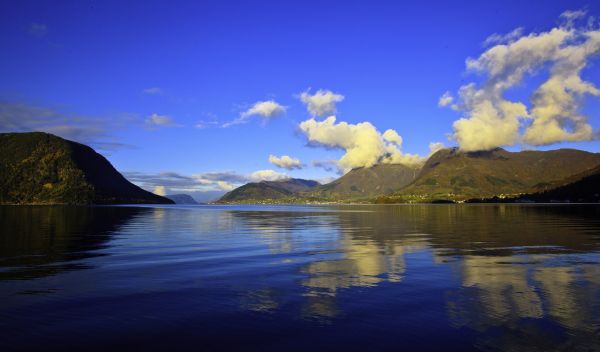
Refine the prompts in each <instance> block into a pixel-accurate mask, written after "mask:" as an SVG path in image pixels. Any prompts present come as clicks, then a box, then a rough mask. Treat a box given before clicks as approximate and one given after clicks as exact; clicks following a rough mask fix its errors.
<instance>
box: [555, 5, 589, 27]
mask: <svg viewBox="0 0 600 352" xmlns="http://www.w3.org/2000/svg"><path fill="white" fill-rule="evenodd" d="M586 15H587V11H586V10H583V9H582V10H567V11H565V12H563V13H561V14H560V20H561V21H562V25H563V26H564V27H572V26H573V24H574V23H575V21H577V20H579V19H581V18H584V17H585V16H586Z"/></svg>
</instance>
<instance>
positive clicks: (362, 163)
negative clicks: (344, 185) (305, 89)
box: [300, 116, 423, 172]
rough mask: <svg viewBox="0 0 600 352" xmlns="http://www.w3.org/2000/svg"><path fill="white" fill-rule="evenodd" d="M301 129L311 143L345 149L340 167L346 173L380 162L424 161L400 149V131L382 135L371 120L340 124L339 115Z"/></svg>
mask: <svg viewBox="0 0 600 352" xmlns="http://www.w3.org/2000/svg"><path fill="white" fill-rule="evenodd" d="M300 130H301V131H302V132H303V133H304V134H305V135H306V137H307V138H308V140H309V142H311V143H316V144H318V145H323V146H326V147H331V148H340V149H343V150H344V151H345V154H344V155H343V156H342V157H341V158H340V160H338V166H339V167H340V168H341V169H343V170H344V171H346V172H347V171H349V170H351V169H353V168H357V167H370V166H373V165H375V164H378V163H392V164H415V163H420V162H422V161H423V159H422V158H421V157H419V156H418V155H411V154H403V153H402V152H401V151H400V147H401V143H402V138H401V137H400V136H399V135H398V133H397V132H396V131H394V130H387V131H386V132H385V134H381V133H380V132H379V131H378V130H377V129H376V128H375V126H373V125H372V124H371V123H370V122H361V123H358V124H349V123H347V122H339V123H336V118H335V116H330V117H328V118H327V119H325V120H324V121H317V120H315V119H314V118H311V119H308V120H306V121H303V122H302V123H300Z"/></svg>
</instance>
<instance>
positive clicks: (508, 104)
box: [439, 11, 600, 151]
mask: <svg viewBox="0 0 600 352" xmlns="http://www.w3.org/2000/svg"><path fill="white" fill-rule="evenodd" d="M584 15H585V13H584V12H582V11H568V12H565V13H563V15H562V16H561V19H562V21H563V22H562V24H561V25H559V26H557V27H555V28H552V29H551V30H549V31H546V32H540V33H530V34H528V35H522V31H521V30H515V31H513V32H511V33H509V34H508V35H505V36H501V35H493V38H492V39H493V40H490V39H489V38H488V40H487V42H494V43H498V44H497V45H495V46H493V47H491V48H489V49H487V50H486V51H485V52H484V53H482V54H481V55H480V56H479V57H478V58H475V59H473V58H469V59H467V61H466V66H467V71H468V72H473V73H479V74H482V75H483V76H484V80H483V82H481V83H480V84H476V83H474V82H473V83H468V84H465V85H463V86H462V87H460V89H459V92H458V95H459V101H458V102H457V103H456V104H454V105H452V107H453V108H455V109H457V110H459V111H461V112H462V113H463V117H462V118H460V119H459V120H457V121H455V122H454V125H453V128H454V133H453V138H454V139H455V140H456V141H457V142H458V144H459V146H460V149H461V150H464V151H475V150H490V149H493V148H496V147H500V146H509V145H514V144H517V143H526V144H529V145H534V146H535V145H547V144H552V143H557V142H563V141H584V140H591V139H593V137H594V132H593V129H592V126H591V125H590V124H589V122H588V118H587V116H585V115H583V114H582V113H581V107H582V103H583V100H584V97H585V96H588V95H590V96H600V90H599V89H598V88H597V87H596V86H595V85H594V84H593V83H591V82H588V81H585V80H584V79H582V77H581V72H582V70H583V69H584V68H585V67H586V66H587V64H588V63H589V60H590V59H591V58H592V57H594V56H596V55H597V54H598V53H599V52H600V30H598V29H592V28H590V27H589V26H581V27H576V26H575V23H576V22H577V21H578V20H579V19H581V18H582V17H583V16H584ZM545 71H547V72H548V77H547V78H546V79H545V81H544V82H542V83H541V84H540V85H539V86H538V87H536V88H535V89H533V92H532V94H531V101H530V102H524V101H519V100H509V99H507V98H506V97H505V93H506V92H507V91H509V90H510V89H511V88H514V87H516V86H518V85H521V83H522V82H523V81H524V80H525V79H526V78H528V77H531V76H534V75H536V74H539V73H540V72H545ZM450 96H451V95H446V94H445V95H444V96H442V98H440V104H439V105H440V106H447V105H450V101H449V97H450Z"/></svg>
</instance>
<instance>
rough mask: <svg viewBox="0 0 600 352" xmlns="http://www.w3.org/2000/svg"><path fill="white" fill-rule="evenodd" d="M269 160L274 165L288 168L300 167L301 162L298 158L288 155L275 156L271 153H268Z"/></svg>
mask: <svg viewBox="0 0 600 352" xmlns="http://www.w3.org/2000/svg"><path fill="white" fill-rule="evenodd" d="M269 162H270V163H271V164H273V165H275V166H278V167H280V168H283V169H288V170H293V169H301V168H302V162H300V159H296V158H292V157H290V156H288V155H282V156H281V157H277V156H275V155H273V154H270V155H269Z"/></svg>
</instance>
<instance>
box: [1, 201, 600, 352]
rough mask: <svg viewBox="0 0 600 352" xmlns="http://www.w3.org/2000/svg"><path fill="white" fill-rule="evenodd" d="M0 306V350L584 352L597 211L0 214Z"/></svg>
mask: <svg viewBox="0 0 600 352" xmlns="http://www.w3.org/2000/svg"><path fill="white" fill-rule="evenodd" d="M24 293H26V294H24ZM27 293H28V294H27ZM0 298H2V299H3V303H0V329H4V330H7V331H8V330H10V331H12V333H13V334H12V337H11V338H9V339H8V340H7V341H5V342H0V348H1V347H2V344H3V343H4V344H6V346H5V347H9V348H12V347H31V345H30V343H32V341H35V339H34V340H32V339H30V338H29V336H28V332H30V331H31V329H30V328H31V327H32V325H33V326H35V327H37V328H38V329H39V331H38V333H37V334H36V337H37V339H38V340H39V341H43V342H45V343H47V344H48V346H51V347H55V346H59V345H60V343H61V342H62V341H63V340H64V339H67V336H68V339H69V340H70V341H71V343H74V344H75V346H80V345H79V344H81V345H82V346H86V347H88V348H89V347H90V346H89V345H87V343H88V342H89V341H95V342H96V341H97V342H98V344H97V345H94V346H97V348H101V347H106V346H113V345H114V344H115V343H125V342H127V343H131V344H136V345H139V343H145V344H146V346H148V348H151V347H156V348H159V347H161V346H162V347H164V346H163V345H161V343H166V342H165V341H167V340H168V339H169V338H171V339H177V340H178V341H180V342H181V343H185V344H188V343H198V342H202V343H203V344H205V345H206V346H209V347H210V346H212V347H213V348H214V349H221V348H225V347H227V348H229V349H232V348H233V349H244V350H248V349H254V350H281V349H283V348H286V349H292V350H294V349H299V350H302V349H306V348H307V347H310V348H312V349H317V350H319V349H321V350H325V349H327V350H332V349H345V350H353V349H364V348H376V349H380V350H395V349H396V348H395V347H397V345H396V344H395V343H393V342H394V341H396V340H397V339H402V340H403V346H405V347H407V348H408V347H410V348H409V349H416V348H422V349H426V350H432V349H443V350H448V349H453V348H459V349H461V350H508V351H530V350H540V351H547V350H576V349H582V350H600V343H599V342H598V341H600V338H599V337H600V335H599V334H600V208H599V207H596V206H518V205H494V206H486V205H469V206H456V205H439V206H438V205H436V206H343V207H302V206H297V207H292V206H282V207H253V206H235V207H229V206H200V207H198V206H196V207H194V206H171V207H169V206H167V207H160V208H152V207H138V208H133V207H98V208H69V207H0ZM65 309H66V311H68V312H69V316H68V319H67V318H66V317H65V316H63V313H64V312H65ZM32 312H36V316H35V317H33V316H32V315H31V313H32ZM15 317H17V318H15ZM48 320H52V321H53V322H54V323H55V325H53V326H47V325H44V324H43V323H45V322H47V321H48ZM175 327H178V328H175ZM82 330H83V332H82ZM74 331H77V333H78V334H81V336H80V338H81V340H78V339H77V338H75V340H74V338H73V332H74ZM123 331H125V332H130V333H128V334H127V333H123ZM117 332H119V333H117ZM142 333H143V334H144V336H145V338H144V339H142V338H141V337H140V336H142V335H140V334H142ZM432 334H435V335H436V339H431V338H430V336H431V335H432ZM233 335H235V336H236V337H237V339H235V341H234V340H232V339H228V338H224V337H225V336H233ZM342 336H343V338H342ZM165 338H166V339H165ZM154 340H156V341H154ZM150 341H153V342H152V343H150ZM217 346H218V347H219V348H217ZM208 349H211V348H208Z"/></svg>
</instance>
